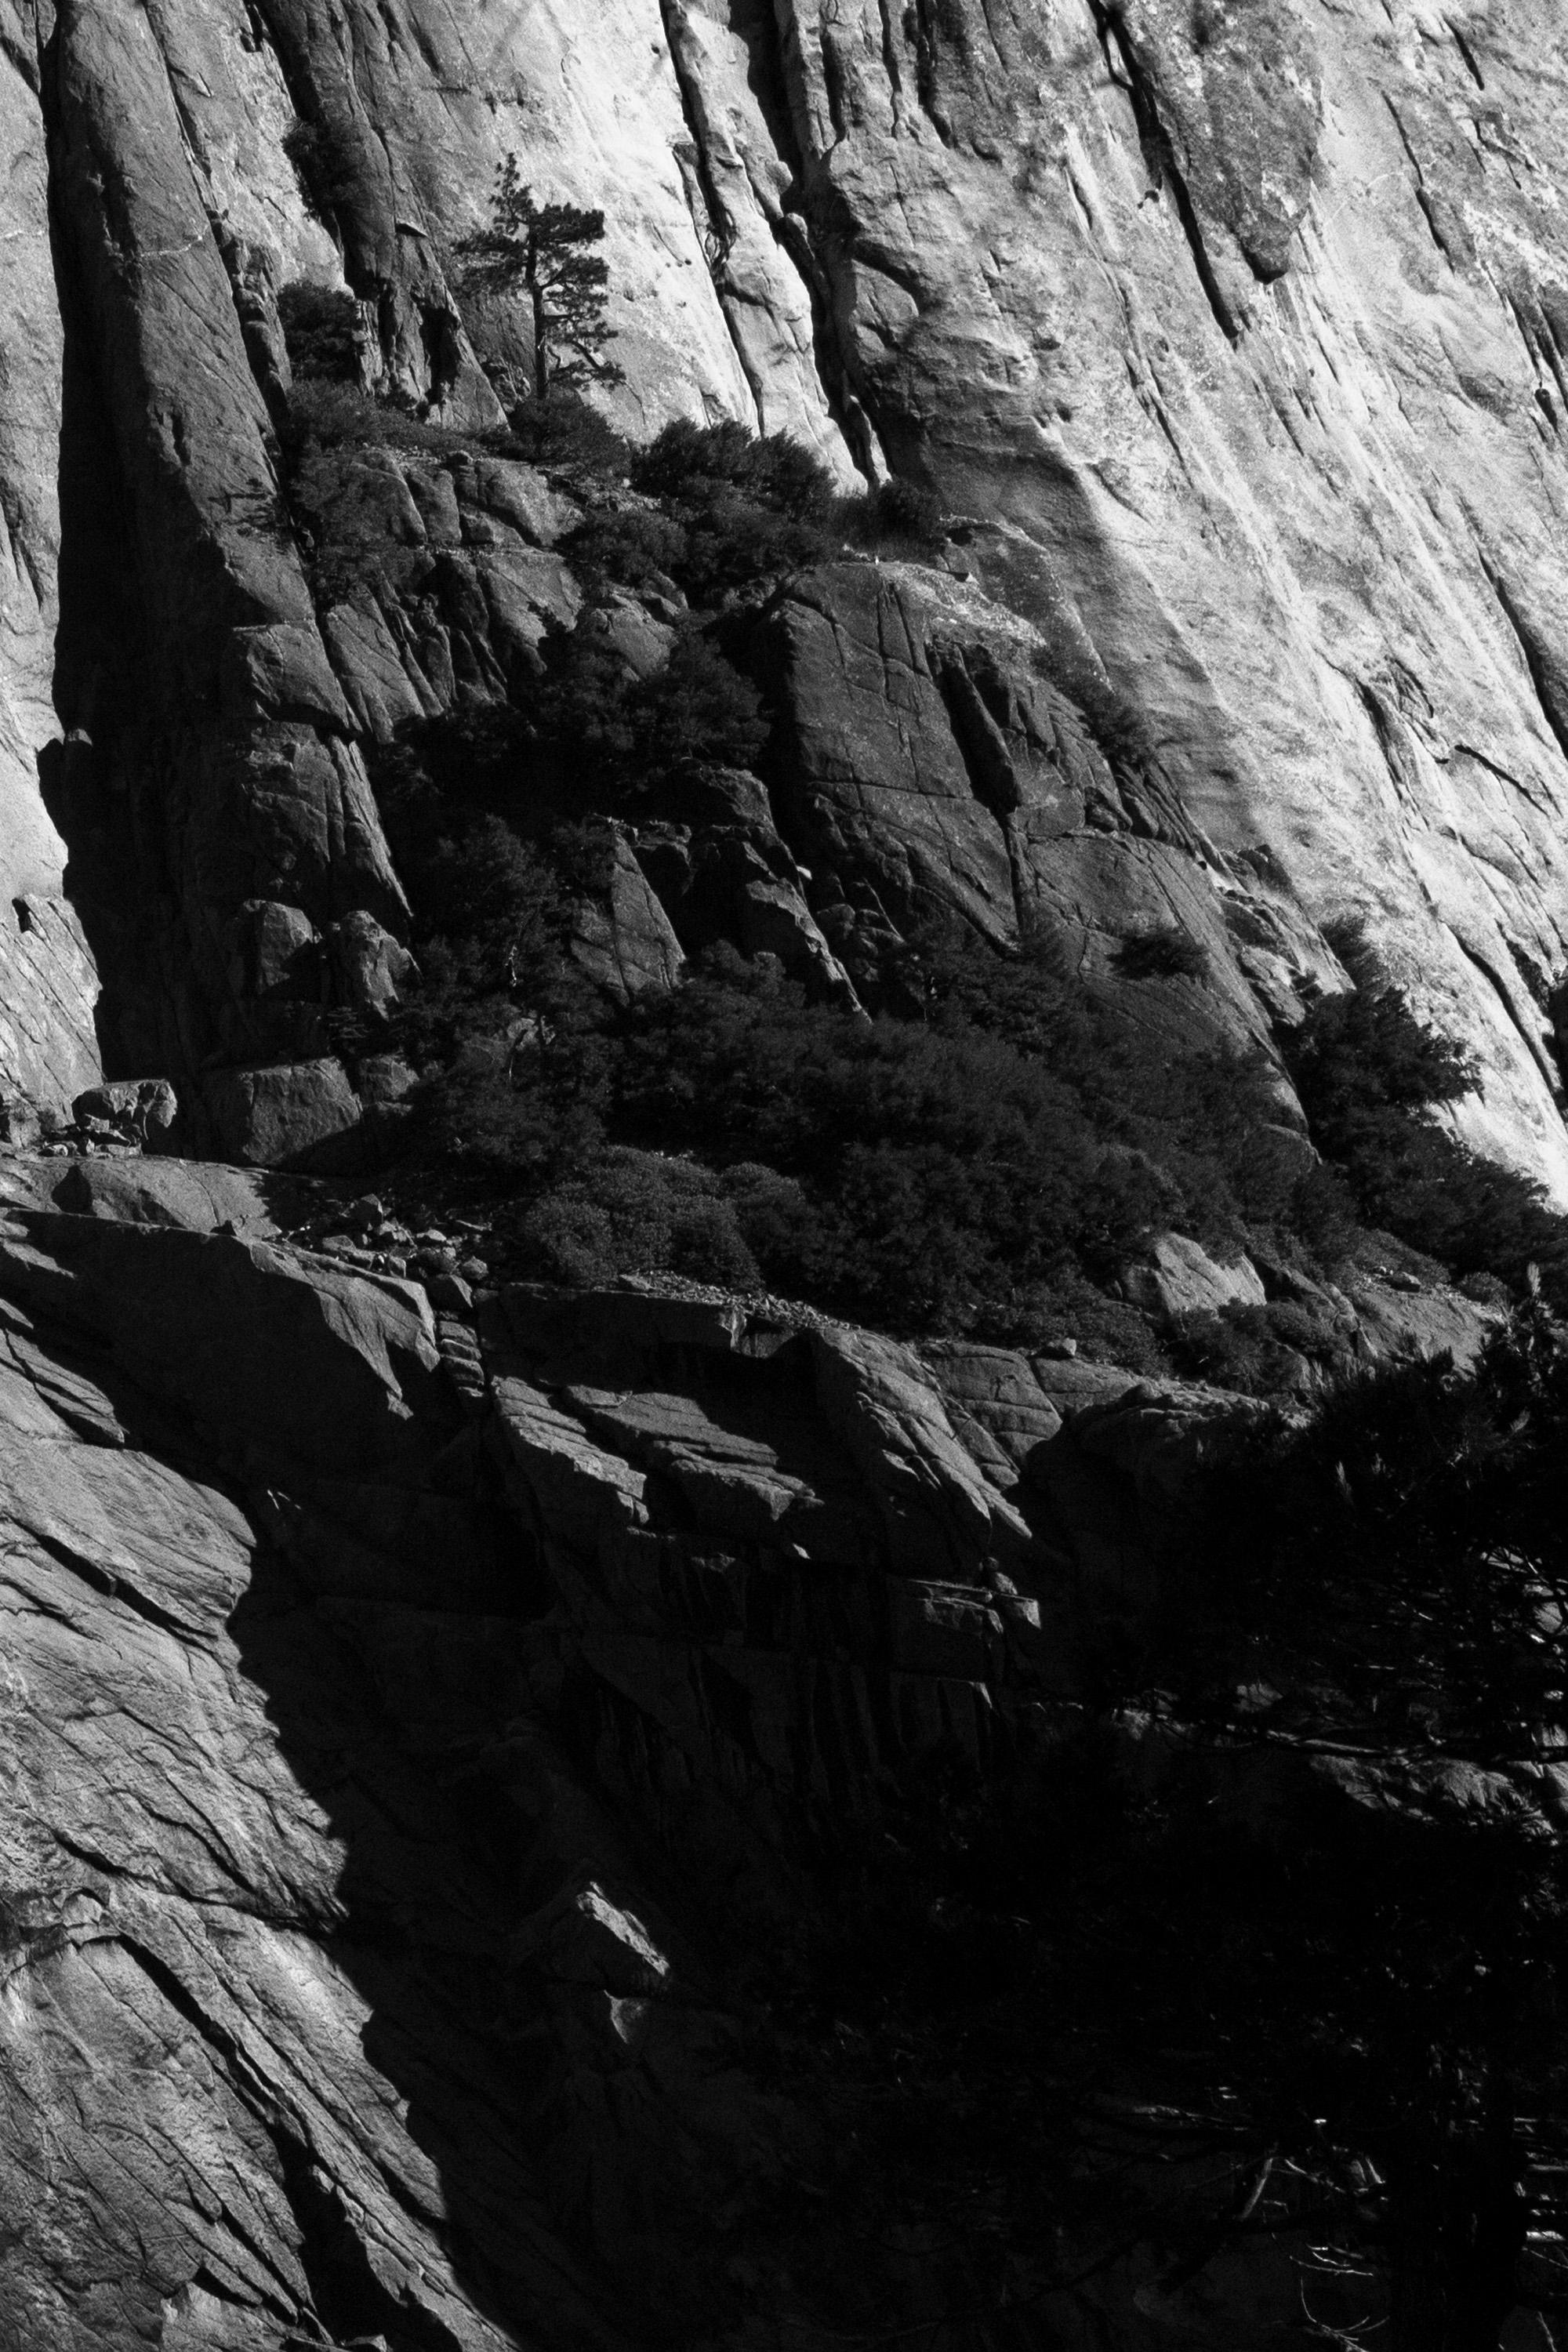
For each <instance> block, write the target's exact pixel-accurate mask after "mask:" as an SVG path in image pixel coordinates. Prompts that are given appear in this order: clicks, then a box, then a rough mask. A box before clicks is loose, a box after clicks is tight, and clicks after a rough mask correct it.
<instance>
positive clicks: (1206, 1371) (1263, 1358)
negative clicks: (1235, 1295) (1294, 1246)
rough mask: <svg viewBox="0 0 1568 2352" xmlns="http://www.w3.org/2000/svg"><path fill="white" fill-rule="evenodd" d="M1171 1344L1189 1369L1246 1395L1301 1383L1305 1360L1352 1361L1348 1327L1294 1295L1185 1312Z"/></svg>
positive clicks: (1332, 1364)
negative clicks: (1255, 1303) (1257, 1303)
mask: <svg viewBox="0 0 1568 2352" xmlns="http://www.w3.org/2000/svg"><path fill="white" fill-rule="evenodd" d="M1168 1344H1169V1347H1170V1349H1171V1352H1172V1354H1173V1357H1174V1358H1175V1360H1176V1362H1177V1364H1178V1366H1179V1367H1180V1369H1181V1370H1183V1371H1184V1372H1190V1373H1194V1374H1195V1375H1196V1376H1197V1378H1198V1379H1200V1380H1205V1381H1213V1382H1214V1383H1215V1385H1216V1387H1219V1388H1226V1389H1237V1390H1239V1391H1241V1393H1242V1394H1243V1395H1245V1396H1273V1395H1276V1394H1278V1393H1279V1391H1282V1390H1290V1389H1295V1388H1299V1387H1300V1386H1301V1385H1302V1370H1303V1365H1304V1364H1315V1365H1317V1366H1319V1367H1321V1368H1323V1369H1328V1368H1331V1367H1337V1368H1338V1369H1341V1370H1343V1369H1346V1368H1348V1366H1349V1365H1350V1363H1351V1361H1352V1356H1351V1349H1350V1332H1349V1330H1348V1328H1342V1327H1341V1326H1340V1325H1339V1324H1337V1323H1336V1321H1335V1320H1334V1318H1333V1317H1332V1316H1331V1314H1329V1313H1327V1312H1321V1311H1315V1310H1314V1309H1312V1308H1310V1307H1303V1306H1299V1305H1297V1304H1295V1303H1294V1302H1292V1301H1291V1300H1289V1299H1281V1300H1277V1301H1270V1302H1269V1303H1268V1305H1267V1306H1263V1307H1254V1306H1247V1305H1244V1304H1242V1303H1241V1302H1240V1301H1237V1302H1234V1303H1233V1304H1231V1305H1230V1306H1227V1307H1221V1308H1219V1309H1218V1310H1217V1312H1214V1313H1202V1314H1191V1315H1184V1316H1182V1317H1181V1318H1179V1319H1178V1321H1177V1322H1176V1324H1175V1326H1174V1328H1173V1330H1172V1331H1171V1333H1170V1335H1169V1340H1168Z"/></svg>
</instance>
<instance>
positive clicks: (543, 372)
mask: <svg viewBox="0 0 1568 2352" xmlns="http://www.w3.org/2000/svg"><path fill="white" fill-rule="evenodd" d="M528 291H529V295H530V297H531V300H532V303H533V396H534V398H535V400H548V399H549V397H550V333H549V323H548V320H547V319H546V316H545V310H544V289H543V287H542V286H541V285H540V284H539V283H538V282H537V280H534V279H531V280H530V282H529V289H528Z"/></svg>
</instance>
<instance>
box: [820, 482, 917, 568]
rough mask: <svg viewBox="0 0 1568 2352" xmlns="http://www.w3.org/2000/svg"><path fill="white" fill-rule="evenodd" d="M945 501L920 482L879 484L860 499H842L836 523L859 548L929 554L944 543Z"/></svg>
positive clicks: (864, 493) (865, 492) (915, 554)
mask: <svg viewBox="0 0 1568 2352" xmlns="http://www.w3.org/2000/svg"><path fill="white" fill-rule="evenodd" d="M837 520H838V524H839V528H840V529H841V530H842V531H843V533H844V535H845V537H846V538H847V539H848V540H851V541H854V543H855V545H856V546H858V547H875V548H880V549H883V550H898V551H903V552H905V553H907V554H910V555H912V556H919V555H928V554H930V553H931V551H932V550H933V549H934V548H935V547H936V546H938V545H939V544H940V542H941V540H942V500H941V499H939V498H938V496H937V494H936V492H935V491H934V490H930V489H927V488H924V487H923V486H922V485H921V483H919V482H910V481H905V480H900V479H898V478H894V479H892V480H890V481H886V482H879V483H878V484H877V485H876V487H875V488H873V489H869V490H867V491H864V492H863V493H862V494H861V495H860V496H859V497H858V498H849V499H844V500H843V502H842V504H841V505H840V507H839V509H838V513H837Z"/></svg>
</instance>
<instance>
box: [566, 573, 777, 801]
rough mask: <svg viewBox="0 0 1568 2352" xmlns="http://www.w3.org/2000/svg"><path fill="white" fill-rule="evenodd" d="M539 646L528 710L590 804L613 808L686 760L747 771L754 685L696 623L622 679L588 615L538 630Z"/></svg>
mask: <svg viewBox="0 0 1568 2352" xmlns="http://www.w3.org/2000/svg"><path fill="white" fill-rule="evenodd" d="M542 652H543V657H544V663H545V677H544V680H543V683H542V686H541V688H540V689H539V692H538V696H537V698H536V700H535V702H534V705H533V709H532V711H531V718H532V719H533V723H534V726H535V728H536V730H537V732H538V736H539V738H540V740H542V742H543V743H544V744H546V745H548V746H550V747H552V756H553V758H554V759H555V761H557V763H558V764H559V765H561V766H562V767H563V769H565V770H566V771H568V772H570V773H571V774H572V775H573V776H574V779H575V786H574V790H575V793H576V796H577V797H578V799H579V800H580V801H581V802H584V803H586V804H588V805H590V806H593V805H598V806H600V807H618V806H620V805H622V804H623V803H626V801H627V800H628V799H629V798H632V797H635V796H636V795H637V794H638V793H647V792H648V791H650V790H651V789H653V788H654V787H656V786H657V785H658V783H660V782H662V781H663V780H664V779H666V778H667V777H668V776H669V775H670V774H671V773H672V772H674V771H675V770H677V769H678V768H679V767H681V766H682V765H683V764H685V763H687V762H689V761H695V762H698V763H707V764H710V765H712V766H718V767H736V768H746V767H751V766H752V764H753V763H754V761H756V759H757V757H758V755H759V753H760V752H761V751H762V748H763V744H764V742H765V741H766V740H767V732H768V730H767V722H766V720H765V719H764V718H763V709H762V699H761V697H760V696H759V695H758V693H757V690H756V688H754V687H753V686H752V684H751V683H750V681H749V680H748V679H746V678H743V677H742V676H741V674H740V672H739V671H738V670H737V669H736V668H734V667H733V666H732V665H731V663H730V662H728V661H726V659H725V658H724V656H723V655H722V654H721V652H720V650H719V648H718V646H715V645H714V644H713V642H712V641H711V639H710V638H709V637H706V636H704V635H702V634H701V632H700V630H698V629H696V628H684V629H682V630H681V631H680V632H679V634H678V635H677V636H676V638H675V642H674V644H673V645H672V646H671V648H670V653H669V658H668V661H667V662H666V663H665V664H664V666H663V667H661V668H659V669H657V670H654V671H652V672H651V673H650V674H649V675H648V676H647V677H632V676H631V674H630V672H629V671H628V670H627V669H626V666H625V664H624V663H623V662H622V660H621V658H620V656H619V655H618V654H616V651H615V648H614V646H613V645H612V644H611V642H610V641H609V639H608V638H607V637H606V636H605V635H604V633H603V631H602V628H601V627H600V625H598V621H597V616H596V615H595V614H594V613H593V612H592V611H590V612H588V613H585V614H584V615H583V617H582V618H581V619H580V620H579V621H578V623H577V625H576V626H575V627H574V628H573V629H571V630H562V629H555V630H551V631H549V632H547V634H546V636H545V640H544V644H543V647H542Z"/></svg>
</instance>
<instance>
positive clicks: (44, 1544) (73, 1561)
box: [26, 1416, 195, 1642]
mask: <svg viewBox="0 0 1568 2352" xmlns="http://www.w3.org/2000/svg"><path fill="white" fill-rule="evenodd" d="M62 1417H63V1416H62ZM26 1534H27V1536H28V1538H30V1540H31V1541H32V1542H34V1543H36V1544H37V1547H38V1549H39V1550H40V1551H41V1552H43V1553H44V1554H45V1555H46V1557H47V1558H48V1559H52V1560H53V1561H54V1563H55V1565H56V1567H57V1568H63V1569H66V1570H68V1572H69V1573H70V1574H71V1575H72V1576H75V1577H79V1578H80V1580H81V1581H82V1583H83V1584H85V1585H87V1586H89V1588H90V1590H91V1591H94V1592H101V1593H102V1594H104V1595H105V1597H106V1598H107V1599H109V1600H110V1601H121V1603H123V1605H124V1606H125V1607H126V1608H127V1609H129V1610H130V1611H131V1612H132V1615H133V1616H136V1617H140V1618H141V1619H142V1622H143V1623H144V1624H148V1625H153V1626H155V1627H156V1628H157V1630H158V1632H159V1633H172V1634H173V1635H174V1638H175V1640H176V1641H181V1642H185V1641H189V1640H190V1638H191V1636H192V1633H193V1632H194V1631H195V1629H194V1627H193V1626H192V1625H191V1624H190V1623H189V1622H186V1621H185V1620H184V1619H183V1618H179V1617H176V1616H174V1613H173V1612H171V1611H170V1610H167V1609H161V1608H160V1607H159V1605H158V1603H157V1602H156V1601H150V1600H149V1599H148V1598H147V1595H146V1594H145V1593H144V1592H142V1591H138V1590H137V1588H136V1586H135V1585H133V1584H129V1583H127V1582H126V1580H124V1578H123V1577H119V1576H110V1575H107V1574H105V1572H104V1570H102V1569H100V1568H99V1567H97V1566H96V1565H95V1563H94V1562H93V1561H91V1560H89V1559H84V1558H83V1556H82V1554H81V1553H80V1552H78V1551H73V1550H72V1549H71V1548H70V1546H69V1545H68V1544H66V1543H62V1542H61V1541H60V1540H59V1538H58V1537H57V1536H47V1535H45V1534H44V1533H43V1531H42V1530H41V1529H40V1528H27V1529H26Z"/></svg>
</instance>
